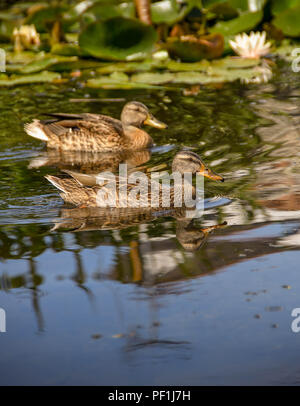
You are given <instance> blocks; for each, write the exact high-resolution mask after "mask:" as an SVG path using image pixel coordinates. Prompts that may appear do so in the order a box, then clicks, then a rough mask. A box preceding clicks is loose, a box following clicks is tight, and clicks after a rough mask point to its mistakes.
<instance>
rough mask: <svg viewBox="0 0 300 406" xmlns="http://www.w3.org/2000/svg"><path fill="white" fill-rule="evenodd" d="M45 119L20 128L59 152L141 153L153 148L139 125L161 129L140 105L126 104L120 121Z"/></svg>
mask: <svg viewBox="0 0 300 406" xmlns="http://www.w3.org/2000/svg"><path fill="white" fill-rule="evenodd" d="M47 115H48V116H50V117H52V118H50V119H47V120H38V119H34V120H33V121H32V122H31V123H26V124H25V125H24V130H25V132H26V133H27V134H28V135H30V136H31V137H33V138H37V139H39V140H42V141H45V142H46V143H47V147H48V148H55V149H60V150H63V151H93V152H118V151H126V150H142V149H146V148H150V147H151V146H152V145H153V140H152V138H151V136H150V135H149V134H148V133H147V132H146V131H144V130H142V129H141V126H142V125H143V124H145V125H149V126H152V127H155V128H159V129H164V128H167V125H166V124H165V123H163V122H161V121H159V120H158V119H156V118H155V117H154V116H153V114H152V113H151V112H150V111H149V109H148V108H147V107H146V106H145V105H144V104H143V103H140V102H137V101H130V102H128V103H126V104H125V106H124V107H123V109H122V113H121V117H120V120H117V119H115V118H113V117H110V116H106V115H103V114H92V113H83V114H67V113H48V114H47Z"/></svg>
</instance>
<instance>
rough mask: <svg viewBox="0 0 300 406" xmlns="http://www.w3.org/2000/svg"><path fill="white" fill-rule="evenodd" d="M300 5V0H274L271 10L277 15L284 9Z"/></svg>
mask: <svg viewBox="0 0 300 406" xmlns="http://www.w3.org/2000/svg"><path fill="white" fill-rule="evenodd" d="M296 6H300V0H280V1H272V5H271V11H272V13H273V14H274V15H275V16H276V15H278V14H280V13H283V12H284V11H286V10H288V9H290V8H293V7H296Z"/></svg>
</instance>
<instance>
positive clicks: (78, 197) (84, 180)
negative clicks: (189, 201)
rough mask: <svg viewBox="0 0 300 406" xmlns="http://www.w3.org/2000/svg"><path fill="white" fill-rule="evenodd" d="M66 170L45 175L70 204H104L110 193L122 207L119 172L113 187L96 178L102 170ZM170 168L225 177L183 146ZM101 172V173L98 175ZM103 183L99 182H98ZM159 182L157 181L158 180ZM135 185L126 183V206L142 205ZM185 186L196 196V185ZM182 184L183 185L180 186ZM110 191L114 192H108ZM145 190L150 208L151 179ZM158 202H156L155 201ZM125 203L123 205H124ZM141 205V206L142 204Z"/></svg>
mask: <svg viewBox="0 0 300 406" xmlns="http://www.w3.org/2000/svg"><path fill="white" fill-rule="evenodd" d="M65 172H67V173H68V174H69V175H70V177H69V178H58V177H56V176H50V175H48V176H46V179H47V180H48V181H49V182H51V183H52V184H53V185H54V186H55V187H57V188H58V189H59V190H61V191H62V192H63V193H61V197H62V199H63V200H64V201H65V202H66V203H70V204H72V205H75V206H77V207H82V208H83V207H107V200H106V199H109V198H110V197H111V196H113V199H114V204H115V206H114V207H122V203H120V202H121V199H120V196H119V194H118V190H119V182H120V178H119V177H118V176H115V178H114V180H115V181H116V183H117V187H116V189H113V190H112V189H111V188H110V187H109V186H110V185H109V181H107V180H105V181H104V182H103V184H101V185H100V184H99V180H101V176H100V175H101V174H99V175H98V176H97V177H95V176H91V175H86V174H82V173H76V172H72V171H69V170H68V171H65ZM172 172H173V173H174V172H180V173H181V174H184V173H192V174H196V173H197V174H200V175H203V176H205V177H207V178H210V179H212V180H216V181H221V182H223V181H224V178H223V177H222V176H220V175H218V174H216V173H214V172H213V171H212V170H211V169H209V168H208V167H207V166H206V165H205V163H204V162H203V161H202V159H201V158H200V157H199V155H197V154H196V153H194V152H192V151H188V150H182V151H180V152H178V153H177V154H176V155H175V157H174V159H173V162H172ZM99 176H100V177H99ZM101 183H102V182H101ZM158 185H160V184H158ZM134 187H136V184H130V183H128V184H127V189H126V193H127V205H128V206H129V207H141V206H140V205H139V204H140V203H139V202H138V201H137V200H136V199H134V200H130V199H133V198H132V195H131V193H130V192H131V191H132V190H133V188H134ZM158 187H159V190H160V192H159V195H158V206H157V208H162V207H166V206H165V205H164V202H163V197H162V188H161V185H160V186H158ZM184 187H185V188H191V191H192V193H191V194H192V195H193V197H194V196H195V188H194V186H193V185H192V184H185V186H184ZM182 188H183V187H182ZM182 188H181V190H178V189H175V188H174V187H171V188H170V207H171V206H174V201H175V197H176V193H180V195H181V196H182ZM111 193H113V195H112V194H111ZM146 193H147V199H148V205H147V207H149V208H150V209H151V208H152V207H153V205H152V199H151V198H152V196H151V193H152V189H151V183H150V182H148V192H146ZM99 195H101V198H99ZM104 196H106V198H104ZM136 203H138V206H135V204H136ZM156 204H157V203H156ZM123 207H124V206H123ZM143 207H144V206H143Z"/></svg>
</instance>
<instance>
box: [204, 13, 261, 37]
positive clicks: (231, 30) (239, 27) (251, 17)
mask: <svg viewBox="0 0 300 406" xmlns="http://www.w3.org/2000/svg"><path fill="white" fill-rule="evenodd" d="M262 18H263V12H262V11H257V12H254V13H252V12H248V13H244V14H241V15H240V16H239V17H237V18H233V19H232V20H229V21H220V22H218V23H217V24H216V25H214V26H213V27H212V28H211V29H210V32H218V33H221V34H223V35H224V37H225V36H229V35H236V34H238V33H239V32H247V31H250V30H251V29H253V28H255V27H256V26H257V24H259V23H260V21H261V20H262Z"/></svg>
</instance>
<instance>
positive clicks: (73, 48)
mask: <svg viewBox="0 0 300 406" xmlns="http://www.w3.org/2000/svg"><path fill="white" fill-rule="evenodd" d="M51 53H52V54H56V55H63V56H83V53H82V51H81V50H80V48H79V46H78V45H77V44H66V43H56V44H53V45H52V47H51Z"/></svg>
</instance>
